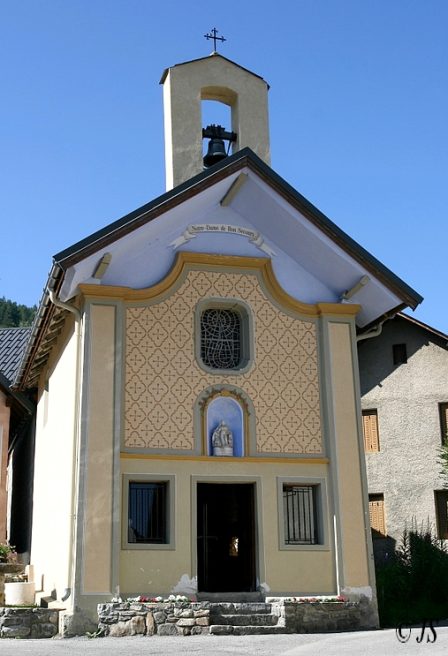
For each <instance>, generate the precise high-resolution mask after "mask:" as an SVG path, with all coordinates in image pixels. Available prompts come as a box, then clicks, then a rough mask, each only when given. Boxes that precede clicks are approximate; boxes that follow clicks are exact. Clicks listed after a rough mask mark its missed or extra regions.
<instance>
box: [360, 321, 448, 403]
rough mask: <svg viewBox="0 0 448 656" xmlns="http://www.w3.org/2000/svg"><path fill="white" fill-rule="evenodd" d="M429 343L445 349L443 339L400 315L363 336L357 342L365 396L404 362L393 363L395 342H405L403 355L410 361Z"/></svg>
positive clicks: (403, 364) (362, 391)
mask: <svg viewBox="0 0 448 656" xmlns="http://www.w3.org/2000/svg"><path fill="white" fill-rule="evenodd" d="M431 343H434V344H436V345H438V346H440V347H441V348H445V349H446V341H445V340H443V339H442V338H440V337H438V336H437V335H436V334H434V335H432V334H431V333H429V331H427V330H424V329H423V328H420V327H419V326H417V325H416V324H414V323H412V322H411V321H408V320H406V319H403V318H402V317H395V319H392V320H390V321H386V322H385V324H384V325H383V330H382V332H381V334H380V335H379V336H378V337H373V338H372V339H366V340H363V341H361V342H359V344H358V360H359V370H360V379H361V395H362V396H364V395H365V394H367V393H368V392H370V390H372V389H373V388H374V387H376V386H380V387H381V384H382V382H383V381H384V380H385V379H386V378H388V377H389V376H390V375H391V374H393V373H394V371H396V370H397V369H399V368H400V367H406V366H407V363H397V364H395V363H394V345H401V344H404V345H405V355H406V359H407V361H409V360H410V359H411V358H412V356H413V355H415V354H416V353H417V352H418V351H420V350H421V349H423V348H424V347H425V346H429V345H430V344H431ZM399 350H400V349H398V351H399ZM397 355H399V352H398V353H397Z"/></svg>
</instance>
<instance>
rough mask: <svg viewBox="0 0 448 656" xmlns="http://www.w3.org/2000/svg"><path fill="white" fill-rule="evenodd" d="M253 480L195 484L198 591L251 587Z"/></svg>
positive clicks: (220, 590) (241, 589) (253, 565)
mask: <svg viewBox="0 0 448 656" xmlns="http://www.w3.org/2000/svg"><path fill="white" fill-rule="evenodd" d="M254 507H255V504H254V484H253V483H250V484H248V483H235V484H234V483H232V484H228V483H225V484H222V483H219V484H218V483H198V589H199V592H253V591H254V590H255V522H254Z"/></svg>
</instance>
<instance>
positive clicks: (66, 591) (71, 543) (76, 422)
mask: <svg viewBox="0 0 448 656" xmlns="http://www.w3.org/2000/svg"><path fill="white" fill-rule="evenodd" d="M49 296H50V301H51V302H52V303H53V305H55V306H56V307H58V308H61V309H62V310H67V311H68V312H70V313H71V314H73V316H74V317H75V339H76V370H75V399H74V425H73V453H72V474H71V486H72V493H71V505H70V533H71V536H70V540H69V552H68V560H67V563H68V565H67V574H66V576H67V578H66V586H65V588H64V590H63V593H62V595H61V597H60V599H61V601H67V599H69V597H70V596H71V594H72V590H73V569H74V550H75V541H76V503H75V499H76V497H77V492H76V489H77V486H76V481H77V472H78V438H79V407H80V399H79V397H80V395H79V393H78V390H79V386H80V373H81V322H82V316H81V312H80V311H79V310H78V308H77V307H75V306H73V305H70V304H69V303H64V302H63V301H61V300H59V299H58V298H57V296H56V293H55V292H54V290H49ZM73 601H74V600H73ZM73 605H74V603H73Z"/></svg>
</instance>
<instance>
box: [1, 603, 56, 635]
mask: <svg viewBox="0 0 448 656" xmlns="http://www.w3.org/2000/svg"><path fill="white" fill-rule="evenodd" d="M58 625H59V613H58V611H57V610H52V609H51V608H4V607H3V608H0V638H53V636H55V635H56V634H57V632H58Z"/></svg>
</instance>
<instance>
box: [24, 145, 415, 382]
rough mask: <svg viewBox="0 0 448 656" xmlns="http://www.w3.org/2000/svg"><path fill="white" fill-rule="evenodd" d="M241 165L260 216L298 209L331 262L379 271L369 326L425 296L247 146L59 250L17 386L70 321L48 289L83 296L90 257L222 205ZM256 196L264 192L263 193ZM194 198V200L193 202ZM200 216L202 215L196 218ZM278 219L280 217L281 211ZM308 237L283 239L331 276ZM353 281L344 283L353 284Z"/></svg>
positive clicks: (34, 373)
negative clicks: (160, 223) (267, 210)
mask: <svg viewBox="0 0 448 656" xmlns="http://www.w3.org/2000/svg"><path fill="white" fill-rule="evenodd" d="M242 170H244V171H247V172H248V173H249V174H250V176H252V181H254V184H253V185H252V190H251V191H250V189H251V188H250V185H247V184H245V185H244V188H246V189H249V191H247V192H246V191H243V194H245V193H247V197H246V198H245V201H246V204H247V203H250V202H254V201H257V202H258V206H257V208H256V211H254V214H258V215H259V214H261V213H262V211H263V208H264V205H266V202H265V201H267V200H269V202H271V204H272V203H275V206H274V207H275V210H276V212H277V214H279V213H280V212H284V213H285V212H286V211H288V212H291V213H293V214H294V216H293V221H292V223H293V224H294V226H295V225H296V223H297V221H296V218H297V217H298V216H299V215H300V217H301V220H302V221H303V222H305V223H306V224H307V225H308V226H310V228H312V231H313V235H312V238H313V239H314V242H316V241H317V239H318V238H319V239H320V237H318V235H321V240H322V241H325V243H326V246H325V248H327V249H329V246H328V245H329V244H333V245H336V246H335V249H337V251H338V252H337V253H334V252H332V253H331V256H332V257H333V261H334V260H336V258H338V260H337V261H338V262H340V263H342V262H343V260H344V262H343V263H344V266H347V262H348V263H350V262H351V263H352V264H351V265H350V267H351V269H350V271H351V273H350V275H351V276H352V279H353V276H354V275H355V276H356V275H357V276H358V279H359V271H361V270H362V271H363V272H364V271H367V272H369V273H370V274H371V275H372V276H373V278H374V279H375V281H376V282H377V286H376V289H375V290H374V292H373V293H374V294H376V296H377V297H378V295H380V296H381V294H382V296H381V298H380V300H381V299H382V300H381V302H380V303H377V301H374V302H375V303H377V305H375V307H377V308H380V307H381V308H383V309H380V310H377V311H376V314H375V312H373V314H372V313H371V316H368V317H367V318H364V321H363V327H365V326H366V325H367V324H368V323H369V320H377V319H379V318H380V317H381V316H384V315H385V314H390V313H393V312H397V311H398V310H401V309H403V308H404V307H406V306H409V307H411V308H413V309H414V308H415V307H416V306H417V305H418V304H419V303H420V302H421V301H422V300H423V299H422V297H421V296H420V295H419V294H418V293H417V292H415V291H414V290H413V289H412V288H411V287H409V286H408V285H407V284H406V283H405V282H404V281H403V280H401V279H400V278H399V277H398V276H396V275H395V274H394V273H392V272H391V271H390V270H389V269H388V268H387V267H385V266H384V265H383V264H382V263H381V262H380V261H379V260H377V259H376V258H375V257H373V256H372V255H371V254H370V253H369V252H368V251H366V250H365V249H364V248H363V247H362V246H360V245H359V244H358V243H357V242H355V241H354V240H353V239H352V238H351V237H349V236H348V235H347V234H346V233H345V232H344V231H343V230H341V229H340V228H339V227H338V226H336V225H335V224H334V223H333V222H332V221H331V220H330V219H329V218H328V217H327V216H325V215H324V214H323V213H322V212H321V211H320V210H318V209H317V208H316V207H315V206H314V205H313V204H312V203H310V202H309V201H308V200H307V199H306V198H305V197H304V196H302V195H301V194H300V193H299V192H298V191H296V190H295V189H294V188H293V187H292V186H291V185H289V184H288V183H287V182H286V181H285V180H283V178H281V177H280V176H279V175H278V174H277V173H275V172H274V171H273V170H272V169H271V168H270V167H269V166H268V165H267V164H265V163H264V162H263V161H262V160H261V159H260V158H259V157H258V156H257V155H255V153H254V152H253V151H252V150H251V149H249V148H244V149H242V150H240V151H238V152H236V153H234V154H233V155H231V156H229V157H227V158H226V159H224V160H222V161H221V162H220V163H218V164H216V165H214V166H212V167H210V168H209V169H206V170H204V171H203V172H201V173H199V174H198V175H196V176H194V177H193V178H191V179H189V180H187V181H186V182H184V183H182V184H181V185H179V186H177V187H175V188H174V189H171V190H170V191H168V192H166V193H164V194H162V195H161V196H159V197H157V198H155V199H154V200H152V201H151V202H149V203H147V204H145V205H143V206H142V207H140V208H138V209H137V210H134V211H133V212H131V213H129V214H127V215H125V216H124V217H122V218H120V219H118V220H117V221H114V222H113V223H111V224H109V225H108V226H106V227H105V228H103V229H101V230H98V231H96V232H94V233H93V234H92V235H90V236H88V237H86V238H85V239H82V240H81V241H79V242H77V243H75V244H74V245H72V246H70V247H69V248H67V249H65V250H63V251H61V252H59V253H57V254H56V255H55V256H54V260H53V266H52V269H51V271H50V274H49V277H48V281H47V285H46V287H45V289H44V293H43V296H42V299H41V303H40V306H39V309H38V312H37V315H36V319H35V322H34V324H33V329H32V336H31V339H30V342H29V345H28V348H27V351H26V353H25V356H24V359H23V361H22V364H21V369H20V373H19V377H18V384H19V386H21V387H22V388H23V387H24V386H26V385H32V384H33V383H35V382H36V380H37V377H38V375H39V371H40V368H41V367H42V366H43V365H44V363H45V362H46V360H47V358H48V355H49V352H50V350H51V345H50V341H51V340H49V339H47V338H46V336H48V335H53V336H54V333H55V332H56V331H57V327H58V325H60V324H61V323H62V322H63V321H64V314H65V311H64V310H63V309H61V308H55V306H54V305H53V304H52V303H51V301H50V292H54V293H55V294H57V295H59V294H60V298H61V300H62V301H67V300H69V299H70V298H72V297H73V296H75V295H76V294H77V285H78V284H79V283H80V282H83V281H84V280H85V279H86V278H88V277H89V276H92V273H91V268H92V266H93V265H92V260H91V259H90V260H89V258H92V257H95V258H96V260H95V261H97V259H98V257H99V256H100V255H102V254H104V250H105V249H106V248H112V247H115V245H116V244H118V243H119V242H120V240H122V241H123V239H125V238H130V236H132V235H133V234H138V231H139V230H141V229H146V228H147V227H148V226H149V225H152V223H153V222H154V224H155V223H156V222H155V219H158V218H159V217H161V216H162V215H164V223H165V221H166V220H167V217H169V216H171V217H172V215H173V213H174V214H175V213H176V212H177V213H178V212H179V208H182V209H184V208H187V207H190V210H189V211H190V212H191V216H192V217H194V216H196V214H195V212H194V211H196V210H197V206H198V204H199V203H200V202H201V199H205V200H204V203H208V205H204V206H201V207H202V209H204V207H205V209H207V207H212V206H215V205H219V204H220V198H222V196H223V195H224V193H225V192H226V191H227V190H228V188H229V179H230V180H231V181H232V176H233V180H234V179H235V178H236V177H237V175H238V174H239V173H241V171H242ZM232 182H233V181H232ZM244 188H243V189H244ZM254 189H255V192H254ZM243 194H241V195H243ZM254 194H255V195H254ZM257 194H258V196H262V197H261V198H258V199H257ZM273 199H274V200H273ZM195 203H196V205H194V204H195ZM189 204H190V205H189ZM191 204H193V206H191ZM285 208H286V209H285ZM284 216H286V214H284ZM288 216H289V214H288ZM268 218H269V217H268ZM271 218H272V217H271ZM194 220H195V221H196V219H194ZM276 220H278V217H277V216H276ZM265 227H266V229H267V228H269V229H270V231H271V234H272V235H273V236H275V235H277V236H278V233H279V232H281V231H278V230H277V229H276V224H275V223H274V224H273V223H272V221H271V223H270V225H268V224H267V226H265ZM294 229H295V228H294ZM294 234H295V233H294ZM316 235H317V237H316ZM302 236H303V235H299V237H300V239H299V238H298V237H297V235H296V241H297V244H294V243H291V242H292V241H293V240H291V239H289V240H288V238H287V237H285V239H284V241H285V242H288V243H287V247H288V248H289V249H290V253H292V255H293V256H294V249H298V248H299V247H301V248H302V251H301V253H300V256H301V257H302V256H307V257H308V264H309V265H310V266H315V267H316V266H319V267H323V266H325V267H327V272H326V275H327V277H329V278H331V277H332V275H331V274H332V272H330V273H329V272H328V268H329V267H330V266H331V265H330V264H329V263H328V262H329V261H330V260H329V259H328V258H325V257H324V256H322V253H320V256H319V253H318V254H317V255H316V254H315V253H312V254H309V253H308V254H307V253H304V251H305V250H306V248H305V247H304V246H303V245H302V242H301V237H302ZM146 239H150V237H148V235H146ZM322 248H324V247H322ZM328 254H330V252H329V253H328ZM342 255H343V257H342ZM319 257H320V260H319ZM327 260H328V261H327ZM86 263H88V264H89V266H90V269H89V271H90V273H89V274H87V273H86V271H87V264H86ZM83 264H86V268H85V270H84V271H82V265H83ZM355 265H356V266H355ZM128 269H129V267H128ZM77 276H78V277H77ZM82 276H84V278H83V277H82ZM346 280H347V271H346V272H345V282H346ZM345 282H344V284H345ZM106 284H117V283H106ZM121 284H127V283H121ZM341 284H342V283H341ZM352 284H353V282H352ZM130 286H132V284H130ZM350 286H351V285H347V286H346V287H345V288H344V289H349V288H350ZM344 289H343V290H342V291H344ZM381 290H384V291H381ZM386 292H387V293H386ZM372 302H373V301H372ZM55 324H56V325H55Z"/></svg>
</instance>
